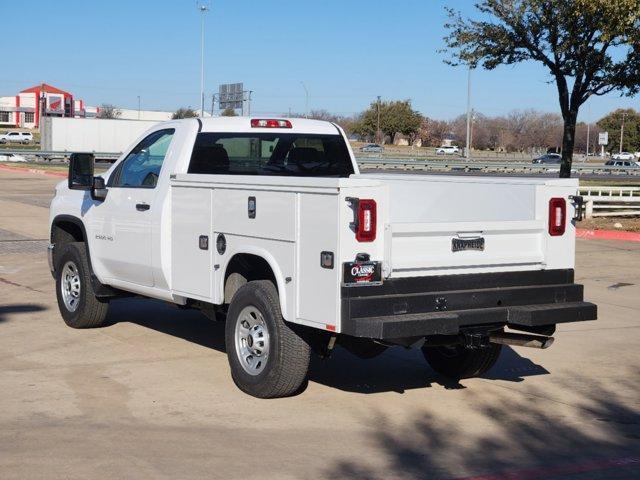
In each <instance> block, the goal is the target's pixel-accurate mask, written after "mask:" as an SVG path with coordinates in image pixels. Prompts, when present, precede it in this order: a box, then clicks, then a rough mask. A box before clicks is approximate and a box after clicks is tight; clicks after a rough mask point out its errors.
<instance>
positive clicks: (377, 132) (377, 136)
mask: <svg viewBox="0 0 640 480" xmlns="http://www.w3.org/2000/svg"><path fill="white" fill-rule="evenodd" d="M376 143H381V142H380V95H378V126H377V127H376Z"/></svg>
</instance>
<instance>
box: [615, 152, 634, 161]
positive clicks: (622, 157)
mask: <svg viewBox="0 0 640 480" xmlns="http://www.w3.org/2000/svg"><path fill="white" fill-rule="evenodd" d="M611 158H612V159H613V160H626V161H634V160H635V159H636V156H635V155H634V154H633V153H629V152H622V153H616V154H615V155H613V157H611Z"/></svg>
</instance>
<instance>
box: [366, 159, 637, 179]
mask: <svg viewBox="0 0 640 480" xmlns="http://www.w3.org/2000/svg"><path fill="white" fill-rule="evenodd" d="M357 160H358V164H359V165H360V166H361V167H363V168H370V169H380V170H393V169H396V170H420V171H427V172H428V171H433V172H455V171H460V172H486V173H531V174H540V173H557V172H559V171H560V165H557V164H555V165H554V164H537V163H523V162H478V161H473V160H472V161H462V162H461V161H453V162H451V161H445V160H442V161H423V160H413V159H398V158H375V159H373V158H364V157H360V158H358V159H357ZM571 171H572V172H574V173H576V174H577V175H584V174H599V175H616V174H617V175H622V174H624V175H640V168H638V167H610V166H606V165H597V164H596V165H590V164H586V163H585V164H573V166H572V167H571Z"/></svg>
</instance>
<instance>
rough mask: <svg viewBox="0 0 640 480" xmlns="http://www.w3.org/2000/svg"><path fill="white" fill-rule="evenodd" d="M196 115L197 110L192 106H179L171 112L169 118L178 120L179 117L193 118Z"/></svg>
mask: <svg viewBox="0 0 640 480" xmlns="http://www.w3.org/2000/svg"><path fill="white" fill-rule="evenodd" d="M197 116H198V112H196V111H195V110H194V109H193V108H191V107H187V108H183V107H180V108H179V109H178V110H176V111H175V112H173V115H171V118H172V119H173V120H178V119H180V118H195V117H197Z"/></svg>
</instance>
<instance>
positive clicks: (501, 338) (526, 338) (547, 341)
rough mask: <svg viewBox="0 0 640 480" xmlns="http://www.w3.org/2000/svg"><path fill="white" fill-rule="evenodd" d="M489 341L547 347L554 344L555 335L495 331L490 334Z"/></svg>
mask: <svg viewBox="0 0 640 480" xmlns="http://www.w3.org/2000/svg"><path fill="white" fill-rule="evenodd" d="M489 341H490V342H491V343H499V344H501V345H513V346H516V347H531V348H542V349H545V348H549V347H550V346H551V345H552V344H553V337H545V336H542V335H527V334H525V333H510V332H495V333H492V334H491V335H489Z"/></svg>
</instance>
